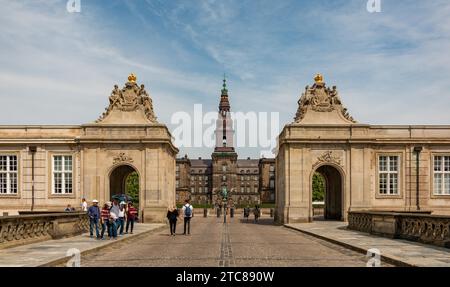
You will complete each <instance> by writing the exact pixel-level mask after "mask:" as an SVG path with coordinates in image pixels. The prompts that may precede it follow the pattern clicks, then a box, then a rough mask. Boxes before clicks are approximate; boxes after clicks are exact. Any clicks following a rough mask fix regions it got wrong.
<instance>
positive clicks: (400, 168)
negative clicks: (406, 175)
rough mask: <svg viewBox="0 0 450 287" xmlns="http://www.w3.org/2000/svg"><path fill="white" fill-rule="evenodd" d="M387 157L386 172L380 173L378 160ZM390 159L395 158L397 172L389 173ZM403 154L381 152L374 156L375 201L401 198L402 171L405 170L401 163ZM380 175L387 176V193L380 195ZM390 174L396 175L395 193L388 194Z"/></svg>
mask: <svg viewBox="0 0 450 287" xmlns="http://www.w3.org/2000/svg"><path fill="white" fill-rule="evenodd" d="M383 156H384V157H387V158H388V161H387V171H381V170H380V158H381V157H383ZM390 157H397V171H396V172H395V173H394V172H392V171H390V170H389V169H390ZM403 158H404V157H403V154H402V153H399V152H391V153H390V152H381V153H376V156H375V160H376V175H377V176H376V183H375V184H376V196H375V197H376V198H377V199H382V198H391V199H392V198H397V199H400V198H403V180H404V179H403V170H404V169H405V167H404V161H403ZM381 174H387V175H388V177H387V192H388V193H381V189H380V179H381ZM391 174H397V193H389V191H390V184H389V179H390V175H391Z"/></svg>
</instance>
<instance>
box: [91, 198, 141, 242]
mask: <svg viewBox="0 0 450 287" xmlns="http://www.w3.org/2000/svg"><path fill="white" fill-rule="evenodd" d="M83 202H85V201H83ZM86 205H87V203H86ZM82 209H83V206H82ZM86 212H87V214H88V216H89V233H90V236H91V238H94V230H95V235H96V238H97V240H104V239H106V238H105V231H106V232H107V234H108V238H109V239H110V240H115V239H117V237H118V236H123V235H124V234H128V230H130V234H133V229H134V223H135V222H136V221H137V220H138V210H137V209H136V208H135V207H134V206H133V202H131V201H129V202H128V203H127V202H125V201H122V202H120V203H119V201H118V200H117V199H114V200H113V201H112V202H111V201H108V202H106V203H105V204H104V205H103V207H102V208H101V209H100V207H99V206H98V200H95V199H94V200H93V201H92V205H91V206H90V207H89V208H87V210H86ZM99 226H100V227H101V230H100V228H99Z"/></svg>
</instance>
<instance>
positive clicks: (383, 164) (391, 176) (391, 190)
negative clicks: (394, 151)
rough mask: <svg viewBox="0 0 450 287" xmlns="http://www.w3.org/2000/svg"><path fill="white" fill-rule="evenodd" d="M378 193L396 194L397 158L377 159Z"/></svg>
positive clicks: (385, 157) (381, 157)
mask: <svg viewBox="0 0 450 287" xmlns="http://www.w3.org/2000/svg"><path fill="white" fill-rule="evenodd" d="M378 174H379V183H378V186H379V192H380V194H386V195H397V194H398V174H399V157H398V156H380V157H379V159H378Z"/></svg>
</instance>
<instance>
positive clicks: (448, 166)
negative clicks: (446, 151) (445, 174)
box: [444, 156, 450, 171]
mask: <svg viewBox="0 0 450 287" xmlns="http://www.w3.org/2000/svg"><path fill="white" fill-rule="evenodd" d="M444 171H450V156H445V157H444Z"/></svg>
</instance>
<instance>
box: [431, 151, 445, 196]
mask: <svg viewBox="0 0 450 287" xmlns="http://www.w3.org/2000/svg"><path fill="white" fill-rule="evenodd" d="M436 157H441V158H443V160H442V163H441V167H442V168H443V170H442V171H440V172H436V171H435V170H434V165H435V160H436ZM445 157H450V153H431V161H430V162H431V164H430V167H431V175H430V184H431V188H430V193H431V198H442V197H450V191H449V193H441V194H438V193H435V189H434V188H435V182H434V177H435V173H438V174H441V178H442V181H441V189H442V190H441V191H444V186H445V183H444V180H443V179H444V178H445V174H450V171H447V172H446V171H445V170H444V165H445Z"/></svg>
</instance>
